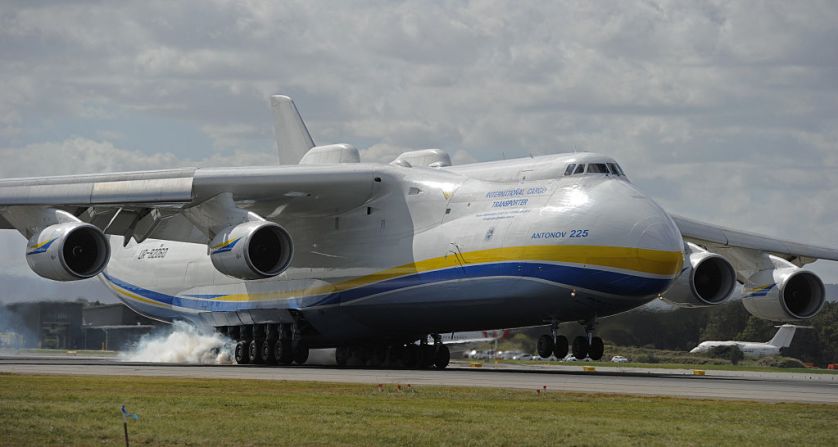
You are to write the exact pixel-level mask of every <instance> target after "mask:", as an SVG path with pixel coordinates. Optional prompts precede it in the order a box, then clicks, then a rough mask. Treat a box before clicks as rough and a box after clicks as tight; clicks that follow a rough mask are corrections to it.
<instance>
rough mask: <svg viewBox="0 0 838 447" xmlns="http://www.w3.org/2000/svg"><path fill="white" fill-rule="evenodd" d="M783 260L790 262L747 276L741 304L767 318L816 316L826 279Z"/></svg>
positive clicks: (823, 298)
mask: <svg viewBox="0 0 838 447" xmlns="http://www.w3.org/2000/svg"><path fill="white" fill-rule="evenodd" d="M771 258H774V257H773V256H771ZM772 260H774V261H776V260H777V258H774V259H772ZM781 261H782V260H781ZM782 262H783V263H785V264H788V265H787V266H784V265H779V266H778V267H780V268H776V269H773V270H763V271H761V272H758V273H756V274H754V275H753V276H751V277H750V278H749V279H748V283H747V284H746V285H745V290H744V291H743V292H742V304H744V305H745V309H747V310H748V312H750V313H751V315H753V316H755V317H757V318H762V319H764V320H771V321H797V320H805V319H807V318H812V317H814V316H815V315H817V314H818V312H820V310H821V308H822V307H823V303H824V301H825V295H826V294H825V291H824V287H823V281H821V279H820V278H819V277H818V275H816V274H814V273H812V272H810V271H808V270H803V269H801V268H798V267H796V266H793V264H790V263H786V262H785V261H782Z"/></svg>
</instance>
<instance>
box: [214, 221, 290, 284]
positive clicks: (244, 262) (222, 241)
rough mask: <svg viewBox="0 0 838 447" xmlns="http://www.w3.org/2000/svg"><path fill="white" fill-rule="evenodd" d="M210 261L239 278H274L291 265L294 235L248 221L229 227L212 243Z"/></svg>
mask: <svg viewBox="0 0 838 447" xmlns="http://www.w3.org/2000/svg"><path fill="white" fill-rule="evenodd" d="M209 247H210V258H211V259H212V265H214V266H215V268H216V269H217V270H218V271H219V272H221V273H223V274H225V275H227V276H232V277H234V278H239V279H261V278H270V277H272V276H276V275H278V274H280V273H282V272H283V271H284V270H285V269H286V268H288V264H290V263H291V256H292V255H293V247H292V244H291V236H289V235H288V232H287V231H285V229H284V228H282V227H281V226H279V225H277V224H275V223H273V222H268V221H252V222H245V223H243V224H239V225H236V226H232V227H228V228H227V229H225V230H224V231H222V232H220V233H218V234H217V235H216V236H215V238H213V240H212V242H210V245H209Z"/></svg>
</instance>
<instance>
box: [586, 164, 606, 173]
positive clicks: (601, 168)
mask: <svg viewBox="0 0 838 447" xmlns="http://www.w3.org/2000/svg"><path fill="white" fill-rule="evenodd" d="M587 172H588V174H608V167H606V166H605V163H590V164H589V165H588V171H587Z"/></svg>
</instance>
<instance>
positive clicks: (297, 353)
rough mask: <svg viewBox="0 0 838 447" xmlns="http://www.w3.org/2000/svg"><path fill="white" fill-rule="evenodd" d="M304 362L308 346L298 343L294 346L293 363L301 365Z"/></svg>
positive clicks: (306, 357)
mask: <svg viewBox="0 0 838 447" xmlns="http://www.w3.org/2000/svg"><path fill="white" fill-rule="evenodd" d="M306 360H308V345H307V344H306V342H304V341H298V342H297V343H295V344H294V363H296V364H298V365H302V364H305V362H306Z"/></svg>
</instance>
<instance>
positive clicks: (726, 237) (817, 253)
mask: <svg viewBox="0 0 838 447" xmlns="http://www.w3.org/2000/svg"><path fill="white" fill-rule="evenodd" d="M672 219H673V220H674V221H675V224H676V225H678V228H679V229H680V230H681V234H682V235H683V236H684V239H686V240H688V241H690V242H695V243H697V244H699V245H710V246H715V247H733V248H744V249H749V250H756V251H761V252H766V253H770V254H773V255H775V256H778V257H781V258H784V259H786V260H787V261H790V262H793V263H794V264H797V265H798V266H802V265H804V264H808V263H810V262H814V261H815V260H817V259H827V260H831V261H838V250H836V249H831V248H823V247H818V246H815V245H807V244H801V243H798V242H791V241H786V240H782V239H775V238H771V237H767V236H762V235H758V234H753V233H748V232H744V231H738V230H732V229H729V228H725V227H721V226H718V225H711V224H707V223H703V222H699V221H696V220H693V219H688V218H686V217H680V216H672Z"/></svg>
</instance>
